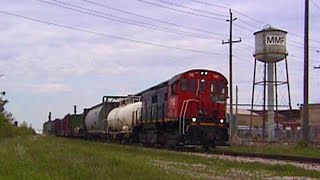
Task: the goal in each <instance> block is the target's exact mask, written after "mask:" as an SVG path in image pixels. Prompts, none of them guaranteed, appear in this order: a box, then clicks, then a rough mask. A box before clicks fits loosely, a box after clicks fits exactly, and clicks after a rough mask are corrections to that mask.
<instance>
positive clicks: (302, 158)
mask: <svg viewBox="0 0 320 180" xmlns="http://www.w3.org/2000/svg"><path fill="white" fill-rule="evenodd" d="M108 143H110V144H119V145H126V146H139V147H144V148H148V149H162V150H169V151H174V152H191V153H203V154H210V155H227V156H233V157H248V158H250V157H252V158H261V159H269V160H281V161H291V162H296V163H308V164H317V165H320V158H315V157H305V156H295V155H280V154H263V153H250V152H234V151H228V150H222V149H213V150H212V149H211V150H205V149H204V148H202V147H199V146H190V147H185V146H176V147H173V148H167V147H164V146H146V145H142V144H140V143H132V144H126V143H125V144H123V143H118V142H108Z"/></svg>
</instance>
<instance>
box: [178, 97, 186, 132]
mask: <svg viewBox="0 0 320 180" xmlns="http://www.w3.org/2000/svg"><path fill="white" fill-rule="evenodd" d="M185 103H186V100H184V101H183V103H182V107H181V110H180V116H179V134H182V133H181V121H182V111H183V109H184V105H185Z"/></svg>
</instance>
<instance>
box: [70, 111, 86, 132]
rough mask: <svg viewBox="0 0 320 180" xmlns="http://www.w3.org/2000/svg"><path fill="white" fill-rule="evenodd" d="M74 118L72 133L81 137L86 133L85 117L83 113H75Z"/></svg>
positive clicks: (72, 116)
mask: <svg viewBox="0 0 320 180" xmlns="http://www.w3.org/2000/svg"><path fill="white" fill-rule="evenodd" d="M71 118H72V134H73V136H75V137H81V136H83V135H84V132H85V131H84V129H85V127H84V118H83V114H73V115H71Z"/></svg>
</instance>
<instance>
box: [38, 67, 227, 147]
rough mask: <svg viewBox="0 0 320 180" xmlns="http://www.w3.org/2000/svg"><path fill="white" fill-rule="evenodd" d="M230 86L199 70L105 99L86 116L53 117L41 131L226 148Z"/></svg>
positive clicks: (221, 79) (222, 80)
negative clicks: (136, 91)
mask: <svg viewBox="0 0 320 180" xmlns="http://www.w3.org/2000/svg"><path fill="white" fill-rule="evenodd" d="M227 98H228V81H227V79H226V78H225V77H224V76H223V75H222V74H221V73H219V72H216V71H211V70H205V69H195V70H189V71H186V72H184V73H181V74H178V75H176V76H174V77H172V78H171V79H169V80H167V81H164V82H162V83H160V84H157V85H155V86H153V87H150V88H149V89H146V90H144V91H142V92H139V93H137V94H134V95H129V96H104V97H103V98H102V102H101V103H99V104H97V105H95V106H93V107H91V108H87V109H84V111H83V113H81V114H76V109H75V112H74V113H73V114H67V115H66V116H65V117H64V118H62V119H55V120H53V121H51V118H49V120H48V121H47V122H45V123H44V125H43V132H44V133H47V134H53V135H56V136H65V137H82V138H86V139H104V140H108V141H121V142H128V143H130V142H135V143H142V144H146V145H156V144H157V145H163V146H170V147H171V146H179V145H180V146H182V145H200V146H203V147H214V146H216V145H227V144H228V137H229V123H228V122H227V121H226V101H227Z"/></svg>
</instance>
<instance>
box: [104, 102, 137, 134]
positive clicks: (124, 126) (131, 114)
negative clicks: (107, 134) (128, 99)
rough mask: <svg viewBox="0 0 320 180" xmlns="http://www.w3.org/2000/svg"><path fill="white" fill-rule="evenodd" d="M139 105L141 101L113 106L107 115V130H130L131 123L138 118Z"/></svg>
mask: <svg viewBox="0 0 320 180" xmlns="http://www.w3.org/2000/svg"><path fill="white" fill-rule="evenodd" d="M141 107H142V102H135V103H130V104H125V105H122V106H120V107H117V108H114V109H113V110H112V111H110V113H109V114H108V117H107V124H108V129H109V131H111V132H126V131H129V130H132V126H133V123H135V122H137V120H139V119H140V116H141Z"/></svg>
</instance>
